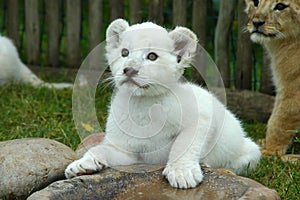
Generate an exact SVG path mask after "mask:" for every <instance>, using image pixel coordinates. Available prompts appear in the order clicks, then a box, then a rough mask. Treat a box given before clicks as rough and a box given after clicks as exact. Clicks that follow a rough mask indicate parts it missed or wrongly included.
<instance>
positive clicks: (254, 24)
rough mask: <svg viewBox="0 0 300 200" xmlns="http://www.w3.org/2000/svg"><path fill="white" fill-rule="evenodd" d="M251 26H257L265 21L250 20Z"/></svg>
mask: <svg viewBox="0 0 300 200" xmlns="http://www.w3.org/2000/svg"><path fill="white" fill-rule="evenodd" d="M252 24H253V26H255V28H259V27H260V26H262V25H264V24H265V21H255V20H253V21H252Z"/></svg>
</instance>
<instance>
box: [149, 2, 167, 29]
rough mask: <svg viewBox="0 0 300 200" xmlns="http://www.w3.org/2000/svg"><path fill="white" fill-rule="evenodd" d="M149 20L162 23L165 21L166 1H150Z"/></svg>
mask: <svg viewBox="0 0 300 200" xmlns="http://www.w3.org/2000/svg"><path fill="white" fill-rule="evenodd" d="M149 21H152V22H155V23H157V24H160V25H162V24H163V23H164V1H163V0H151V1H149Z"/></svg>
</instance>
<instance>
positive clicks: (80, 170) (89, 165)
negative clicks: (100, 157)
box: [65, 156, 104, 178]
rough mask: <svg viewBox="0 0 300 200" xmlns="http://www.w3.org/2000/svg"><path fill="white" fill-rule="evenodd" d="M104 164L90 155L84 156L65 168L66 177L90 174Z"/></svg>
mask: <svg viewBox="0 0 300 200" xmlns="http://www.w3.org/2000/svg"><path fill="white" fill-rule="evenodd" d="M103 167H104V165H103V164H102V163H101V162H99V161H97V160H95V159H94V158H93V157H92V156H84V157H83V158H81V159H79V160H76V161H74V162H72V163H71V164H70V165H69V166H68V167H67V169H66V170H65V176H66V178H72V177H75V176H81V175H84V174H92V173H94V172H97V171H100V170H101V169H102V168H103Z"/></svg>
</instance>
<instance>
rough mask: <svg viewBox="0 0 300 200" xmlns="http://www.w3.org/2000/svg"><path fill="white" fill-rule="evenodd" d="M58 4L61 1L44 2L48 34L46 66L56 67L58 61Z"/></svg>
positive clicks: (59, 19) (59, 21)
mask: <svg viewBox="0 0 300 200" xmlns="http://www.w3.org/2000/svg"><path fill="white" fill-rule="evenodd" d="M60 2H61V0H51V1H45V5H46V8H45V9H46V24H47V33H48V59H47V65H48V66H53V67H58V66H59V64H60V62H59V61H60V60H59V55H60V53H59V48H60V41H59V36H60V23H61V18H60V12H59V10H60Z"/></svg>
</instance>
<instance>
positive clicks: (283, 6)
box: [274, 3, 288, 10]
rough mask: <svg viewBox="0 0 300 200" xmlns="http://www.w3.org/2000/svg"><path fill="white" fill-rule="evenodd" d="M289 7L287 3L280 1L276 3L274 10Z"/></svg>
mask: <svg viewBox="0 0 300 200" xmlns="http://www.w3.org/2000/svg"><path fill="white" fill-rule="evenodd" d="M287 7H288V6H287V5H285V4H283V3H278V4H276V6H275V8H274V10H284V9H286V8H287Z"/></svg>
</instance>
